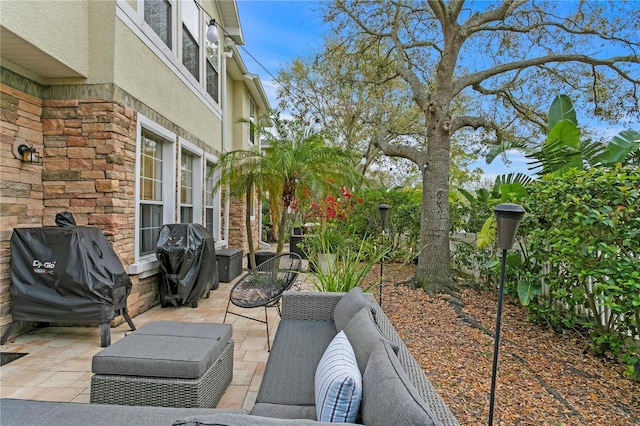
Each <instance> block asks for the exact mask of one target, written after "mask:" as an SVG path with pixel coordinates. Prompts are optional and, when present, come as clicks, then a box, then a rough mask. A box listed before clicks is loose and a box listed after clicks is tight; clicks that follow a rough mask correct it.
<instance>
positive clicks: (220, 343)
mask: <svg viewBox="0 0 640 426" xmlns="http://www.w3.org/2000/svg"><path fill="white" fill-rule="evenodd" d="M231 330H232V328H231V325H230V324H212V323H211V324H208V323H171V322H165V321H161V322H160V323H150V324H147V325H145V326H144V327H141V328H140V329H139V330H137V331H134V332H132V333H131V334H129V335H128V336H126V337H125V338H123V339H121V340H119V341H117V342H116V343H114V344H112V345H111V346H108V347H107V348H105V349H103V350H102V351H100V352H98V353H97V354H96V355H95V356H94V357H93V360H92V364H91V369H92V371H93V372H94V373H96V374H106V375H128V376H145V377H176V378H183V379H197V378H200V377H202V376H203V375H204V373H205V372H206V371H207V369H209V367H211V365H212V364H213V362H214V361H215V360H216V359H218V358H219V357H220V354H222V351H223V350H224V349H225V347H226V345H227V342H228V341H229V339H230V338H231Z"/></svg>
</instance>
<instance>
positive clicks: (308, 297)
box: [282, 291, 345, 321]
mask: <svg viewBox="0 0 640 426" xmlns="http://www.w3.org/2000/svg"><path fill="white" fill-rule="evenodd" d="M344 294H345V293H325V292H317V291H286V292H284V294H283V295H282V319H303V320H314V321H333V310H334V309H335V307H336V304H337V303H338V301H339V300H340V299H341V298H342V296H344Z"/></svg>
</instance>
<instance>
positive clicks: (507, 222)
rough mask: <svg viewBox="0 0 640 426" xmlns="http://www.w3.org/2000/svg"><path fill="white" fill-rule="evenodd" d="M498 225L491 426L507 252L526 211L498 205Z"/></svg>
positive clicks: (490, 423)
mask: <svg viewBox="0 0 640 426" xmlns="http://www.w3.org/2000/svg"><path fill="white" fill-rule="evenodd" d="M493 211H494V213H495V214H496V222H497V225H498V248H499V249H501V250H502V262H501V264H500V290H499V294H498V313H497V315H496V334H495V339H494V344H493V370H492V372H491V396H490V398H489V426H491V425H493V406H494V400H495V390H496V373H497V370H498V347H499V346H500V318H501V317H502V299H503V297H504V276H505V267H506V260H507V250H510V249H511V248H512V247H513V243H514V242H515V241H516V234H517V232H518V226H519V225H520V221H521V220H522V216H523V215H524V209H523V208H522V206H520V205H519V204H512V203H505V204H498V205H497V206H496V208H495V209H494V210H493Z"/></svg>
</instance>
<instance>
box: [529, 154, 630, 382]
mask: <svg viewBox="0 0 640 426" xmlns="http://www.w3.org/2000/svg"><path fill="white" fill-rule="evenodd" d="M525 209H526V210H527V215H526V216H525V220H524V221H523V228H522V229H521V232H524V235H526V240H527V250H528V254H529V261H530V262H531V263H532V264H535V265H537V266H540V267H541V266H543V265H550V266H549V268H546V269H545V268H541V271H545V272H541V273H540V275H539V277H537V278H542V279H543V280H544V282H545V283H546V284H547V285H548V286H549V288H550V290H551V292H550V296H549V297H546V298H543V297H538V298H537V299H536V300H535V304H534V307H532V312H538V313H544V315H545V317H546V321H548V322H549V323H550V324H552V325H555V326H558V325H562V324H564V325H573V324H578V323H579V324H581V325H582V326H583V327H585V328H586V329H588V330H590V339H591V344H592V347H593V349H594V351H595V352H596V353H599V354H604V353H607V352H610V353H613V354H615V356H616V357H623V355H624V358H626V359H628V360H630V361H629V362H633V360H634V359H637V357H635V358H634V356H630V355H629V354H634V353H635V354H637V353H638V352H640V350H639V343H638V336H639V335H640V332H639V326H640V268H639V265H640V250H639V248H640V172H639V171H638V169H637V168H631V167H628V168H625V167H621V166H618V167H614V168H604V167H596V168H591V169H588V170H574V169H572V170H568V171H567V172H566V173H564V174H563V175H562V176H552V175H547V176H545V177H543V178H542V179H541V181H539V182H538V183H536V184H535V185H533V186H532V187H531V188H530V196H529V197H528V198H527V200H526V205H525ZM559 307H563V308H564V309H557V308H559ZM584 307H586V308H587V309H584ZM547 308H555V309H547ZM603 310H604V311H607V314H606V315H605V314H603ZM625 354H626V355H625ZM632 370H633V366H630V371H632Z"/></svg>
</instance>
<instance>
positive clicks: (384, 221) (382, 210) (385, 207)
mask: <svg viewBox="0 0 640 426" xmlns="http://www.w3.org/2000/svg"><path fill="white" fill-rule="evenodd" d="M363 158H364V157H363ZM388 210H389V206H388V205H386V204H380V205H379V206H378V211H379V212H380V228H381V229H382V246H383V247H382V250H384V243H385V241H384V228H385V227H386V225H387V211H388ZM383 266H384V255H383V256H382V257H381V258H380V293H379V294H378V304H379V305H380V306H382V280H383V277H384V274H383Z"/></svg>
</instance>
